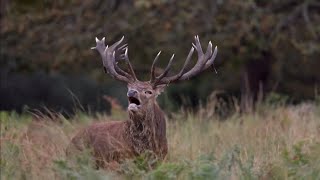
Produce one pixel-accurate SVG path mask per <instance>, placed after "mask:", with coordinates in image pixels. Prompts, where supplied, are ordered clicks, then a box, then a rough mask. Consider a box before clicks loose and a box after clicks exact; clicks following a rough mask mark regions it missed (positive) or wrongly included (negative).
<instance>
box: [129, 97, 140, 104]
mask: <svg viewBox="0 0 320 180" xmlns="http://www.w3.org/2000/svg"><path fill="white" fill-rule="evenodd" d="M128 99H129V103H130V104H136V105H140V101H139V99H137V98H135V97H129V98H128Z"/></svg>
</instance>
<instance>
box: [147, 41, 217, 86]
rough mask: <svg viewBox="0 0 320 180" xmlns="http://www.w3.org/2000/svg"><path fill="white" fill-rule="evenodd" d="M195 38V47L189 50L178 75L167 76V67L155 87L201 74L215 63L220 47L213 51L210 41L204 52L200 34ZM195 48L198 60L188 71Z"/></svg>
mask: <svg viewBox="0 0 320 180" xmlns="http://www.w3.org/2000/svg"><path fill="white" fill-rule="evenodd" d="M194 39H195V43H194V44H193V43H192V46H193V47H192V48H191V50H190V51H189V54H188V56H187V59H186V61H185V63H184V65H183V67H182V69H181V70H180V72H179V73H178V74H177V75H174V76H171V77H166V75H167V73H168V72H167V71H169V70H167V68H166V70H167V71H166V70H165V71H164V73H163V74H162V75H160V76H159V77H158V78H157V79H158V80H156V81H155V82H154V84H153V86H154V87H155V86H157V85H160V84H169V83H172V82H177V81H183V80H186V79H189V78H191V77H193V76H195V75H197V74H199V73H200V72H202V71H204V70H206V69H207V68H208V67H210V66H211V65H213V63H214V60H215V58H216V55H217V53H218V48H217V47H215V49H214V52H212V43H211V41H209V43H208V46H207V50H206V53H203V50H202V47H201V43H200V40H199V36H198V35H197V36H195V37H194ZM194 50H196V51H197V53H198V59H197V62H196V64H195V65H194V67H193V68H191V69H190V70H189V71H187V72H186V68H187V66H188V64H189V62H190V60H191V57H192V54H193V52H194ZM169 64H170V62H169ZM170 66H171V64H170ZM169 69H170V67H169ZM160 77H161V78H160Z"/></svg>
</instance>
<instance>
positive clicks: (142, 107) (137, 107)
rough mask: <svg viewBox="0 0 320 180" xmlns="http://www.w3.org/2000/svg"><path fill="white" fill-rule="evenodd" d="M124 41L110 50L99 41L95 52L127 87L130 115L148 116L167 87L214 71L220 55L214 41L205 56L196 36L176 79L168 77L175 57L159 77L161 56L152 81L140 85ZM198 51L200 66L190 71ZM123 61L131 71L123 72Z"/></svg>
mask: <svg viewBox="0 0 320 180" xmlns="http://www.w3.org/2000/svg"><path fill="white" fill-rule="evenodd" d="M123 39H124V37H122V38H121V39H120V40H119V41H118V42H116V43H114V44H112V45H110V46H108V45H107V46H106V45H105V38H102V40H99V39H98V38H96V47H92V48H91V49H96V50H97V51H98V52H99V53H100V55H101V58H102V63H103V67H104V70H105V72H106V73H108V74H110V75H111V76H112V77H113V78H114V79H116V80H119V81H122V82H125V83H127V87H128V92H127V97H128V103H129V105H128V111H129V113H131V114H134V115H139V116H143V115H144V114H146V113H147V110H148V108H150V107H153V105H154V104H156V98H157V97H158V95H159V94H160V93H161V92H163V90H164V88H165V86H166V85H168V84H170V83H176V82H179V81H183V80H187V79H190V78H192V77H194V76H196V75H197V74H199V73H200V72H202V71H204V70H206V69H208V68H209V67H210V66H212V67H213V63H214V60H215V57H216V55H217V51H218V50H217V47H215V49H214V51H213V50H212V43H211V41H210V42H209V43H208V47H207V50H206V52H203V50H202V47H201V44H200V41H199V37H198V36H195V43H194V44H192V47H191V49H190V51H189V54H188V56H187V58H186V61H185V63H184V65H183V67H182V69H181V70H180V71H179V72H178V73H177V74H176V75H172V76H168V73H169V71H170V69H171V66H172V62H173V58H174V55H172V57H171V59H170V60H169V63H168V65H167V67H166V68H165V69H164V71H163V72H162V73H161V74H160V75H158V76H157V75H156V73H155V64H156V62H157V61H158V59H159V55H160V52H159V53H158V54H157V56H156V57H155V59H154V61H153V63H152V66H151V70H150V72H151V75H150V80H149V81H139V80H138V79H137V77H136V75H135V73H134V70H133V68H132V65H131V63H130V61H129V58H128V47H127V44H124V45H122V46H121V43H122V41H123ZM194 50H196V51H197V53H198V59H197V62H196V64H195V65H194V66H193V67H192V68H189V69H188V65H189V63H190V60H191V57H192V55H193V52H194ZM116 54H117V55H116ZM119 54H120V55H119ZM121 60H124V61H125V62H126V64H127V67H128V71H125V70H122V69H121V68H120V67H119V66H118V62H120V61H121Z"/></svg>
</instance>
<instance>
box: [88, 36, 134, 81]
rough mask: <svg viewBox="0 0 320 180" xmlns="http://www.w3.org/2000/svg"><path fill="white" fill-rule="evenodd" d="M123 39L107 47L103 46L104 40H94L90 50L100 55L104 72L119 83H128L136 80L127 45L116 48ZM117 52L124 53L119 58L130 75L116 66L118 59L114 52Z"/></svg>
mask: <svg viewBox="0 0 320 180" xmlns="http://www.w3.org/2000/svg"><path fill="white" fill-rule="evenodd" d="M123 39H124V36H123V37H122V38H121V39H120V40H119V41H118V42H116V43H114V44H113V45H111V46H110V47H109V46H108V45H107V46H106V45H105V38H102V39H101V40H99V39H98V38H96V47H92V48H91V49H96V50H97V51H98V52H99V53H100V55H101V58H102V63H103V67H104V70H105V72H107V73H109V74H110V75H111V76H112V77H113V78H115V79H117V80H119V81H123V82H127V83H129V82H133V81H136V80H137V78H136V75H135V73H134V71H133V68H132V65H131V63H130V60H129V57H128V47H127V44H124V45H123V46H121V47H120V48H118V46H119V45H120V44H121V43H122V41H123ZM119 50H124V51H125V52H124V54H122V55H121V56H120V57H122V58H123V59H124V60H125V61H126V63H127V65H128V68H129V70H130V74H129V73H127V72H126V71H124V70H122V69H120V67H119V66H118V64H117V63H118V61H119V59H117V60H116V55H115V54H116V51H119Z"/></svg>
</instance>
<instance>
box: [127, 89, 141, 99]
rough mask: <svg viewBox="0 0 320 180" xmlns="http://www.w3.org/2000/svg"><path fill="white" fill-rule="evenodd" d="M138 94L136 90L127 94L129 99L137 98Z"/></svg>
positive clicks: (131, 90)
mask: <svg viewBox="0 0 320 180" xmlns="http://www.w3.org/2000/svg"><path fill="white" fill-rule="evenodd" d="M137 93H138V92H137V91H136V90H134V89H130V90H129V91H128V93H127V96H128V97H135V96H136V94H137Z"/></svg>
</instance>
